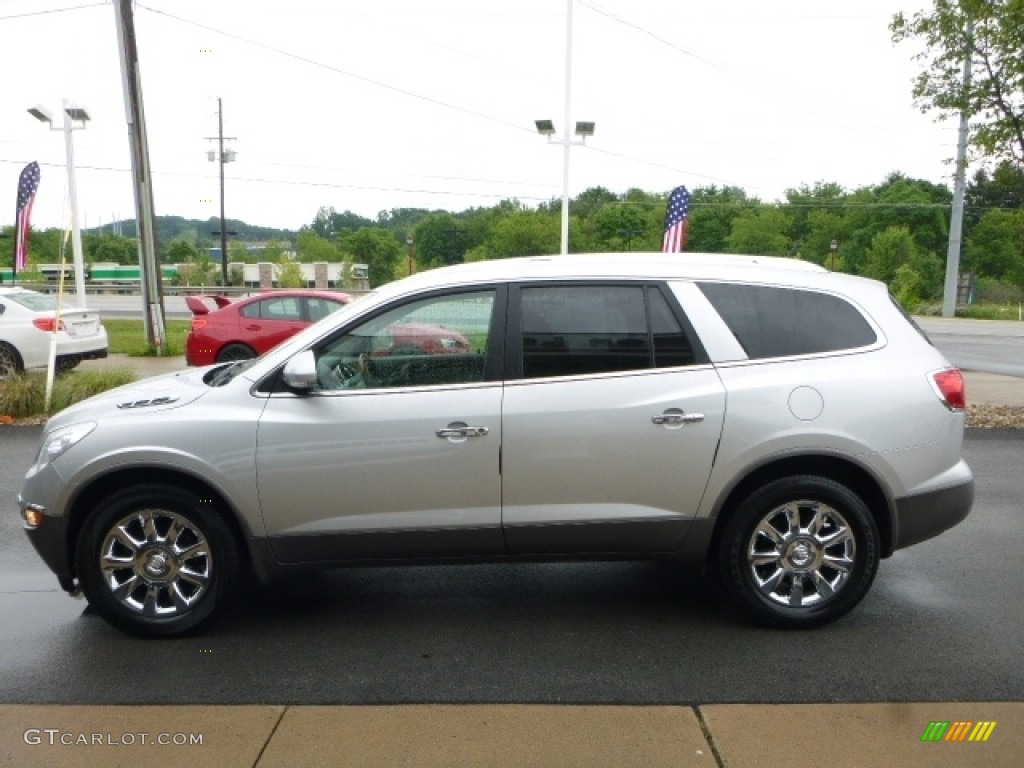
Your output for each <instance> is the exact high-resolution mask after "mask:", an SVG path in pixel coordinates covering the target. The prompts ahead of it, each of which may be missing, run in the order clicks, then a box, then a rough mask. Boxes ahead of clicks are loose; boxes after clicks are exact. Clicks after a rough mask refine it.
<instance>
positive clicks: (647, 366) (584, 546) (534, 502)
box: [502, 283, 725, 555]
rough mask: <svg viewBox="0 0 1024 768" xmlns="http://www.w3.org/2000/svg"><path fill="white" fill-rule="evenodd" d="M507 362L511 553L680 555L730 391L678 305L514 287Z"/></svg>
mask: <svg viewBox="0 0 1024 768" xmlns="http://www.w3.org/2000/svg"><path fill="white" fill-rule="evenodd" d="M506 364H507V366H508V368H509V370H510V371H513V372H515V373H517V374H518V378H514V379H510V380H509V381H507V382H506V387H505V399H504V405H503V412H502V431H503V436H504V448H503V456H502V484H503V495H502V507H503V512H502V522H503V527H504V531H505V539H506V543H507V545H508V549H509V552H510V553H511V554H520V555H522V554H556V553H579V552H657V551H674V550H676V549H678V548H679V547H680V545H681V544H682V542H683V540H684V538H685V536H686V532H687V530H688V528H689V524H690V521H691V520H692V519H693V517H694V516H695V514H696V511H697V509H698V507H699V505H700V501H701V497H702V495H703V493H704V489H705V487H706V485H707V481H708V477H709V475H710V471H711V466H712V461H713V458H714V454H715V450H716V447H717V445H718V440H719V437H720V435H721V430H722V421H723V417H724V412H725V392H724V388H723V386H722V383H721V381H720V379H719V377H718V374H717V373H716V372H715V370H714V368H713V367H712V366H711V365H710V364H708V361H707V358H706V356H705V354H704V352H703V350H702V349H701V347H700V345H699V343H698V340H697V339H696V336H695V334H694V333H693V331H692V328H691V327H689V324H688V323H687V322H686V321H685V317H683V315H682V311H681V309H680V308H679V307H678V305H676V304H675V301H674V299H673V298H671V297H670V296H669V295H668V294H667V293H665V292H663V291H662V289H661V287H660V286H658V285H643V284H607V283H601V284H593V285H579V284H572V285H534V286H523V287H521V288H517V289H514V290H513V291H512V292H511V295H510V313H509V340H508V352H507V359H506Z"/></svg>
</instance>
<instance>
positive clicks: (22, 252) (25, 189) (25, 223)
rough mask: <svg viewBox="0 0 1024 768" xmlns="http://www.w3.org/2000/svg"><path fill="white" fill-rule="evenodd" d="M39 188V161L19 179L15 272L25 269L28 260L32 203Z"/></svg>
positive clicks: (15, 219) (29, 165)
mask: <svg viewBox="0 0 1024 768" xmlns="http://www.w3.org/2000/svg"><path fill="white" fill-rule="evenodd" d="M37 189H39V163H35V162H32V163H29V164H28V165H26V166H25V168H24V170H22V172H21V178H20V179H19V180H18V211H17V214H16V215H15V217H14V228H15V238H16V240H15V243H14V272H15V273H18V272H20V271H22V270H23V269H25V263H26V262H27V261H28V233H29V220H30V219H31V218H32V203H34V202H35V199H36V190H37Z"/></svg>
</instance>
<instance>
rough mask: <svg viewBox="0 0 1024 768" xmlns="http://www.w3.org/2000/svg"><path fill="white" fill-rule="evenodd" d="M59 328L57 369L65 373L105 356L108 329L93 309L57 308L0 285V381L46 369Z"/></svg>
mask: <svg viewBox="0 0 1024 768" xmlns="http://www.w3.org/2000/svg"><path fill="white" fill-rule="evenodd" d="M54 325H57V350H56V368H57V370H59V371H69V370H71V369H72V368H74V367H75V366H76V365H78V364H79V363H80V362H82V360H94V359H96V358H101V357H106V356H107V329H106V328H104V327H103V323H102V322H101V321H100V315H99V313H98V312H96V311H95V310H91V309H78V308H77V307H76V306H74V305H70V304H64V305H62V306H61V312H60V320H59V321H58V320H57V298H56V296H53V295H51V294H48V293H39V292H38V291H32V290H29V289H27V288H19V287H17V286H9V287H6V288H5V287H2V286H0V378H5V377H7V376H10V375H11V374H12V373H17V372H18V371H24V370H26V369H30V368H45V367H46V366H47V364H48V361H49V359H50V341H51V337H52V336H53V330H54Z"/></svg>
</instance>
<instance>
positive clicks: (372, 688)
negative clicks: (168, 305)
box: [0, 358, 1024, 768]
mask: <svg viewBox="0 0 1024 768" xmlns="http://www.w3.org/2000/svg"><path fill="white" fill-rule="evenodd" d="M88 364H89V365H93V364H100V363H99V361H97V362H96V363H88ZM102 364H109V365H129V366H132V367H133V368H134V369H136V370H138V371H139V373H140V375H150V374H154V373H159V372H161V371H164V370H177V369H180V368H181V367H182V366H183V361H182V360H180V359H177V360H175V359H170V360H166V359H165V360H152V359H145V361H143V360H121V359H117V358H112V359H109V360H108V361H105V362H104V363H102ZM83 365H86V364H83ZM968 387H969V391H970V392H971V395H970V396H971V398H972V401H973V402H977V401H979V399H984V400H986V401H988V402H992V403H995V404H998V403H1003V402H1013V403H1018V402H1019V403H1020V404H1024V379H1019V378H1015V377H1007V376H999V375H992V374H986V375H978V374H973V373H969V374H968ZM1017 398H1019V400H1018V399H1017ZM7 429H18V430H24V429H36V430H38V428H20V427H19V428H7ZM11 434H12V433H2V432H0V445H4V446H9V445H12V444H13V443H12V438H11ZM1020 437H1021V435H1020V433H1018V432H1016V431H1014V432H1006V431H1002V430H972V431H971V433H970V434H969V436H968V440H967V444H966V452H967V455H968V458H969V460H970V461H971V462H972V466H974V468H975V470H976V474H977V476H978V482H979V500H978V504H977V505H976V508H975V511H974V513H973V514H972V516H971V517H970V518H968V521H966V522H965V523H964V524H963V529H962V531H960V533H961V534H963V535H961V536H958V535H956V532H955V531H954V532H951V533H949V534H946V535H945V536H943V537H940V538H938V539H936V540H934V541H933V542H927V543H925V544H923V545H920V546H919V547H915V548H911V549H910V550H906V551H905V552H902V553H900V554H899V555H898V556H897V557H896V558H893V560H891V561H888V562H886V563H884V564H883V570H882V573H881V574H880V577H879V581H878V583H876V586H875V590H874V591H873V593H872V595H871V596H869V598H868V600H867V601H866V602H865V604H864V605H863V606H861V608H859V609H858V611H857V612H855V613H854V614H853V615H851V616H850V617H848V619H846V620H844V621H843V622H840V623H839V624H837V625H835V626H834V627H830V628H826V629H825V630H819V631H818V632H814V633H777V632H770V633H768V632H763V631H759V630H753V631H752V630H750V629H749V628H747V627H744V626H743V625H741V624H739V623H737V620H736V617H735V616H733V615H731V613H730V611H729V610H728V609H725V608H722V607H720V606H719V605H718V604H717V603H715V602H714V595H713V593H712V594H711V596H710V597H708V596H707V595H706V593H704V592H700V591H698V592H694V593H685V592H684V593H683V594H682V595H681V596H680V595H679V594H678V593H676V592H673V591H672V590H674V589H675V588H676V585H675V582H674V580H673V579H672V578H671V577H666V576H665V573H664V571H663V570H662V569H660V568H658V567H650V566H637V567H633V566H629V565H623V564H613V565H611V566H609V567H605V568H602V567H601V566H600V565H595V566H593V567H589V566H582V568H584V569H587V568H589V570H587V571H586V572H585V573H583V574H582V576H583V579H582V585H577V586H571V585H568V584H567V583H563V582H562V581H561V580H560V579H559V575H560V573H561V572H560V570H559V568H561V567H563V566H551V565H548V566H543V565H542V566H538V567H537V569H536V570H532V571H530V570H527V571H526V572H520V573H518V574H516V575H513V574H512V573H511V572H510V571H509V570H507V569H502V568H501V567H500V566H499V567H490V566H487V567H481V568H477V569H476V570H464V571H461V572H459V570H460V569H450V570H452V571H455V572H454V573H450V574H448V575H443V576H438V577H431V576H430V575H429V573H428V571H429V569H419V571H418V572H405V573H403V574H399V573H395V572H392V573H388V572H386V571H369V572H367V573H365V574H361V575H351V574H345V573H341V574H337V575H333V574H332V575H329V576H327V577H326V578H325V579H324V580H323V581H313V582H311V583H309V584H304V583H299V584H292V585H286V586H285V587H284V588H283V589H282V590H280V591H276V592H273V593H272V594H271V595H270V598H269V602H266V600H265V599H264V598H262V597H261V596H260V595H259V594H257V595H251V596H249V597H247V598H246V599H245V600H243V601H242V602H241V604H240V606H239V607H238V608H237V609H236V610H235V611H234V613H233V615H232V620H233V621H237V622H238V624H237V625H234V626H233V625H230V624H229V625H228V626H227V627H221V628H220V629H219V630H215V631H214V632H213V633H212V634H211V635H209V636H204V637H199V638H193V639H190V640H187V641H167V642H152V641H149V642H147V641H138V640H134V639H131V638H127V637H125V636H122V635H119V634H118V633H116V632H114V631H113V630H110V629H109V628H108V627H106V626H105V625H103V624H102V622H100V621H99V619H98V618H96V617H95V616H90V615H81V607H82V606H81V604H80V603H76V602H74V601H71V600H69V599H68V598H66V597H65V596H63V595H62V594H60V593H59V592H56V591H55V590H54V585H53V584H50V583H49V582H48V581H47V582H45V583H44V582H41V581H38V580H37V578H36V576H35V575H33V573H31V572H20V573H12V572H11V570H10V568H11V564H12V563H14V564H17V563H18V562H20V554H18V552H16V551H15V549H16V547H17V543H16V542H13V541H11V540H8V541H7V542H6V544H5V545H0V555H2V557H0V563H3V565H0V573H2V574H3V581H2V583H3V584H4V585H5V586H4V588H3V589H2V590H0V617H2V622H0V624H2V625H3V629H2V630H0V637H3V639H4V640H5V647H6V652H5V660H4V663H3V665H2V666H0V669H2V671H0V680H2V683H3V684H2V685H0V691H2V693H0V701H2V702H3V704H0V765H13V766H37V765H38V766H43V765H46V766H50V765H61V766H63V765H68V766H94V765H103V766H121V765H124V766H129V765H131V766H135V765H138V764H140V763H143V762H149V761H151V760H153V759H157V760H158V761H159V763H160V764H161V765H164V766H177V765H182V766H185V765H188V766H204V765H210V766H259V767H260V768H267V767H269V766H296V765H346V766H347V765H367V766H369V765H392V764H410V765H424V766H430V765H439V766H440V765H495V766H501V765H509V766H512V765H552V766H563V765H581V766H582V765H586V766H605V765H608V766H611V765H615V766H621V765H645V766H646V765H666V766H667V765H673V766H734V767H739V768H748V767H751V768H752V767H754V766H766V767H767V766H772V767H774V766H778V765H786V766H787V768H788V767H789V766H793V767H795V768H799V767H800V766H817V765H820V764H821V763H822V762H825V761H827V762H834V763H836V764H837V765H839V766H852V767H854V768H859V767H860V766H882V765H892V766H928V767H929V768H930V767H931V766H963V765H971V766H1018V765H1020V755H1022V754H1024V690H1022V687H1024V677H1022V676H1021V675H1020V671H1019V670H1020V651H1019V630H1020V627H1021V626H1022V625H1024V602H1022V601H1021V599H1020V597H1019V595H1020V590H1019V585H1018V583H1017V582H1018V581H1019V579H1018V572H1019V567H1018V562H1019V556H1018V553H1019V551H1020V548H1021V546H1024V534H1022V531H1021V528H1020V525H1019V513H1020V510H1021V506H1020V504H1021V502H1020V499H1021V498H1024V486H1022V485H1021V483H1022V482H1024V481H1022V479H1021V477H1020V473H1019V469H1015V467H1017V468H1019V463H1020V456H1021V455H1024V450H1022V449H1024V440H1021V439H1020ZM23 442H24V443H25V444H26V446H27V445H28V444H29V443H31V442H32V440H31V436H30V435H27V433H26V437H25V438H24V439H23ZM25 450H27V451H28V450H30V449H28V448H26V449H25ZM15 463H16V462H15ZM22 463H24V460H22ZM15 482H16V474H15V472H14V471H13V470H11V471H10V472H9V479H8V481H7V482H5V483H3V485H4V486H5V487H7V486H8V484H11V485H13V484H14V483H15ZM2 508H3V510H4V511H5V512H6V513H8V514H7V515H6V516H9V515H10V513H12V512H15V508H14V505H13V504H11V503H10V500H8V501H6V502H3V505H2ZM9 530H11V528H10V527H4V528H3V531H4V537H5V538H8V539H10V538H13V537H14V536H15V535H16V534H17V533H20V532H18V531H16V529H15V530H14V531H13V533H10V534H8V531H9ZM472 568H473V567H470V569H472ZM43 573H45V571H44V572H43ZM580 575H581V574H580V573H577V574H576V578H579V577H580ZM438 579H440V580H438ZM366 595H372V596H373V598H374V599H373V600H372V601H370V605H363V604H361V601H360V598H362V597H365V596H366ZM680 597H681V599H682V601H683V604H684V606H685V608H686V610H685V611H683V612H680V611H677V610H674V609H673V603H675V602H678V600H679V599H680ZM602 632H604V634H603V635H602ZM375 665H377V666H375ZM346 692H347V694H346ZM353 693H354V694H355V695H352V694H353ZM325 694H326V695H325ZM933 724H939V725H935V726H933ZM942 724H946V725H945V727H944V728H943V727H942ZM992 724H994V725H992ZM940 730H941V731H942V733H941V734H940V737H939V738H938V739H937V740H934V741H933V740H931V738H932V737H933V736H934V735H935V734H936V733H938V732H939V731H940ZM986 733H987V738H984V739H983V737H985V736H986ZM972 736H977V738H975V739H973V740H972V738H971V737H972ZM196 737H198V738H199V740H200V741H201V743H194V742H195V740H196ZM947 737H948V738H947ZM183 740H184V742H186V743H179V742H181V741H183ZM164 741H165V742H168V743H161V742H164ZM188 742H193V743H188Z"/></svg>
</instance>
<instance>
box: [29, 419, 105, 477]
mask: <svg viewBox="0 0 1024 768" xmlns="http://www.w3.org/2000/svg"><path fill="white" fill-rule="evenodd" d="M94 429H96V422H95V421H85V422H82V423H81V424H72V425H71V426H70V427H63V428H61V429H58V430H56V431H54V432H51V433H50V434H49V435H47V436H46V439H45V440H44V441H43V445H42V447H41V448H40V449H39V456H38V457H37V458H36V466H37V467H38V468H39V469H42V468H43V467H45V466H46V465H47V464H49V463H50V462H51V461H53V460H54V459H56V458H57V457H58V456H60V455H62V454H63V453H64V452H65V451H66V450H67V449H68V448H70V447H71V446H73V445H74V444H75V443H77V442H79V441H80V440H82V438H84V437H85V436H86V435H88V434H89V433H90V432H92V431H93V430H94Z"/></svg>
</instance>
